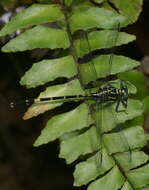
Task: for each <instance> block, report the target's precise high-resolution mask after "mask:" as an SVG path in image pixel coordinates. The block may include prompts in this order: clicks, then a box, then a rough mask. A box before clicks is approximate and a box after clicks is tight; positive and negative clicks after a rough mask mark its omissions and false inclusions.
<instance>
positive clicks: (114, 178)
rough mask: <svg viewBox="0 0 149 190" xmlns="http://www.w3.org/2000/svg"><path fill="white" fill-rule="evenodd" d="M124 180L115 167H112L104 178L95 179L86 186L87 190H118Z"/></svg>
mask: <svg viewBox="0 0 149 190" xmlns="http://www.w3.org/2000/svg"><path fill="white" fill-rule="evenodd" d="M124 181H125V179H124V177H123V175H122V173H121V172H120V170H119V169H118V168H117V167H114V168H113V169H112V170H111V171H110V172H108V173H107V174H106V175H105V176H104V177H102V178H100V179H97V180H96V181H94V182H93V183H91V184H90V185H89V186H88V189H87V190H99V189H102V190H107V189H109V188H110V190H116V189H120V187H121V186H122V185H123V183H124Z"/></svg>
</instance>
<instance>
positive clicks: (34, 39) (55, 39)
mask: <svg viewBox="0 0 149 190" xmlns="http://www.w3.org/2000/svg"><path fill="white" fill-rule="evenodd" d="M69 46H70V42H69V39H68V36H67V33H66V32H65V31H64V30H61V29H54V28H48V27H45V26H36V27H34V28H32V29H30V30H27V31H25V32H24V33H23V34H21V35H20V36H18V37H16V38H15V39H12V40H10V41H9V42H8V43H7V44H6V45H5V46H3V48H2V51H3V52H17V51H25V50H31V49H35V48H50V49H55V48H64V49H66V48H68V47H69Z"/></svg>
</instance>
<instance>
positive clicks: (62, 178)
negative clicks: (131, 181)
mask: <svg viewBox="0 0 149 190" xmlns="http://www.w3.org/2000/svg"><path fill="white" fill-rule="evenodd" d="M13 1H14V2H13ZM13 1H12V2H13V3H12V4H11V3H9V4H5V3H2V4H0V5H1V7H0V15H1V16H2V15H3V14H4V13H6V11H14V10H15V9H16V7H18V6H21V5H27V4H30V3H32V1H31V0H30V1H29V0H28V1H25V0H24V1H19V3H18V1H15V0H13ZM2 25H3V24H2V23H1V26H2ZM148 25H149V1H147V0H146V1H144V7H143V12H142V13H141V15H140V17H139V20H138V21H137V23H135V24H134V25H132V26H130V27H129V28H128V29H127V30H128V32H129V33H132V34H135V35H136V36H137V40H136V41H135V42H133V43H130V44H129V45H127V48H126V49H125V50H124V52H123V53H124V54H126V55H128V56H129V57H131V58H134V59H137V60H139V61H142V62H143V64H142V66H141V68H140V70H141V71H143V72H144V73H145V75H146V85H147V86H149V82H148V81H149V80H148V76H147V75H148V74H149V58H148V56H149V27H148ZM8 38H10V36H8V37H5V38H1V39H0V44H1V46H2V45H3V43H5V42H6V41H7V40H8ZM40 53H41V54H43V55H44V52H37V51H32V52H24V53H13V54H11V53H9V54H8V53H7V54H5V53H0V62H1V64H0V66H1V69H0V189H1V190H32V189H36V190H41V189H44V190H50V189H52V190H58V189H61V190H63V189H65V190H72V189H76V190H77V189H82V190H83V188H73V187H72V184H73V177H72V171H73V169H74V167H73V166H68V165H66V164H65V161H64V160H62V159H58V152H59V146H58V142H57V141H56V142H53V143H50V144H47V145H44V146H41V147H38V148H34V147H33V146H32V144H33V142H34V141H35V139H36V138H37V136H38V135H39V134H40V131H41V128H42V127H43V126H44V125H45V123H46V121H47V119H48V118H49V115H50V114H51V113H50V112H48V113H46V114H44V116H38V117H36V118H33V119H30V120H28V121H23V120H22V116H23V113H24V112H25V110H26V108H24V107H20V108H18V109H15V110H11V109H10V108H9V102H10V101H11V100H17V99H22V98H25V97H35V96H36V95H37V94H38V92H39V90H40V89H37V90H36V91H35V90H26V89H25V88H23V87H21V86H20V85H19V80H20V77H21V76H22V75H23V74H24V72H25V71H26V70H27V69H28V68H30V66H31V64H32V63H33V62H35V61H37V59H38V58H37V55H39V54H40ZM148 120H149V119H148V116H146V121H145V132H146V133H148V132H149V128H148V123H149V122H148Z"/></svg>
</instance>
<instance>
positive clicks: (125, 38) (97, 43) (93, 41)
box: [74, 30, 135, 57]
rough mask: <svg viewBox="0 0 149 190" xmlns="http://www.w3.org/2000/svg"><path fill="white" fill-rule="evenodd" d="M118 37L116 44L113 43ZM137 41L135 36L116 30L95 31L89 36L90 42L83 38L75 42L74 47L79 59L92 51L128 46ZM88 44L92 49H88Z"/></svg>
mask: <svg viewBox="0 0 149 190" xmlns="http://www.w3.org/2000/svg"><path fill="white" fill-rule="evenodd" d="M117 35H118V39H117V42H116V44H114V43H113V39H115V37H116V36H117ZM134 40H135V36H134V35H130V34H127V33H125V32H117V31H114V30H101V31H93V32H90V33H89V34H88V41H87V40H86V38H82V39H79V40H76V41H74V46H75V48H76V53H77V56H78V57H82V56H84V55H85V54H87V53H89V52H90V50H91V51H93V50H96V49H104V48H111V47H113V46H120V45H122V44H127V43H129V42H131V41H134ZM88 43H89V44H90V48H88Z"/></svg>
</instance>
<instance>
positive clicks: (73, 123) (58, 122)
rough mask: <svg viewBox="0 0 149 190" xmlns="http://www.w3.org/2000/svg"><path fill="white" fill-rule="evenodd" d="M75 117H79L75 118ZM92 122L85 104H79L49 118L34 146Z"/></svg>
mask: <svg viewBox="0 0 149 190" xmlns="http://www.w3.org/2000/svg"><path fill="white" fill-rule="evenodd" d="M76 118H80V119H78V120H76ZM91 123H92V120H91V118H90V117H89V112H88V108H87V105H86V104H81V105H80V106H79V107H77V108H76V109H74V110H72V111H69V112H67V113H64V114H60V115H57V116H55V117H53V118H52V119H50V120H49V121H48V123H47V125H46V127H45V128H44V129H43V130H42V131H41V135H40V136H39V137H38V138H37V140H36V141H35V143H34V146H39V145H42V144H46V143H49V142H50V141H53V140H55V139H57V138H59V137H60V136H62V135H64V134H65V133H68V132H71V131H75V130H80V129H82V128H84V127H88V126H89V125H90V124H91Z"/></svg>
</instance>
